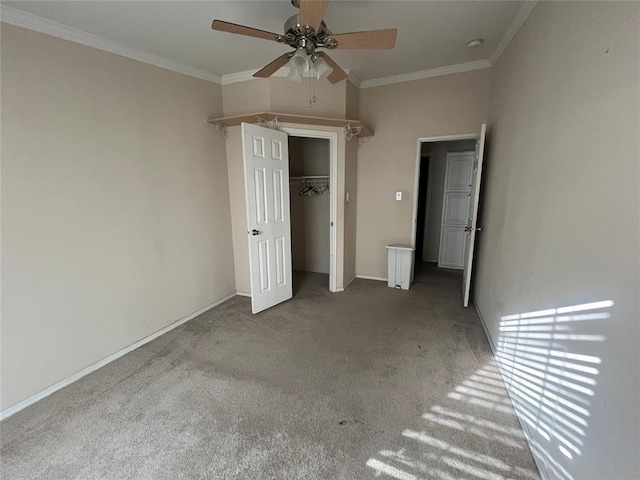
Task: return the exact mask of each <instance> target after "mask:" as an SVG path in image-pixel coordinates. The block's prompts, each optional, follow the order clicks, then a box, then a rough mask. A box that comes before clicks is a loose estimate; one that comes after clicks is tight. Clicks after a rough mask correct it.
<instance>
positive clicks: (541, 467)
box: [472, 298, 551, 480]
mask: <svg viewBox="0 0 640 480" xmlns="http://www.w3.org/2000/svg"><path fill="white" fill-rule="evenodd" d="M472 300H473V306H474V308H475V309H476V313H477V314H478V318H479V319H480V324H481V325H482V329H483V330H484V334H485V336H486V337H487V340H488V341H489V346H490V347H491V351H492V352H493V358H496V346H495V345H494V343H493V339H492V338H491V335H489V329H488V328H487V324H486V323H485V321H484V317H483V316H482V312H481V311H480V308H479V307H478V303H477V302H476V299H475V298H472ZM496 365H497V366H498V370H499V371H500V376H501V377H502V381H503V382H504V384H505V388H506V390H507V395H508V396H509V400H510V401H511V406H512V407H513V410H514V411H515V412H516V418H517V419H518V422H519V423H520V427H521V428H522V432H523V433H524V438H525V440H526V441H527V444H528V445H529V450H531V456H532V457H533V461H534V462H535V463H536V467H538V472H539V473H540V477H541V478H542V480H551V475H550V474H549V472H548V471H547V468H546V464H545V462H544V460H543V459H542V458H541V457H540V454H539V453H538V448H537V447H536V442H535V441H534V440H533V437H532V436H531V432H530V431H529V426H528V425H527V423H526V422H525V421H524V420H522V417H521V416H520V412H519V411H518V408H517V406H516V403H515V402H514V401H513V396H512V395H511V391H510V390H509V389H508V388H507V379H506V376H505V375H504V374H503V373H502V367H501V366H500V362H498V360H497V359H496Z"/></svg>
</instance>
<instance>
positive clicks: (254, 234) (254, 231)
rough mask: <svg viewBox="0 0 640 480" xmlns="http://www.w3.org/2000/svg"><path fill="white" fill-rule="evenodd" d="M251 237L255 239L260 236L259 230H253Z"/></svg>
mask: <svg viewBox="0 0 640 480" xmlns="http://www.w3.org/2000/svg"><path fill="white" fill-rule="evenodd" d="M251 235H253V236H254V237H255V236H256V235H260V231H259V230H256V229H255V228H254V229H253V230H251Z"/></svg>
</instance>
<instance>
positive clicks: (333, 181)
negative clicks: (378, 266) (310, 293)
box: [280, 127, 338, 292]
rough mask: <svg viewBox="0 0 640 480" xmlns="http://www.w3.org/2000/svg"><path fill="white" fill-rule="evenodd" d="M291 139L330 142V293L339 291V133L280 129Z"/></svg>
mask: <svg viewBox="0 0 640 480" xmlns="http://www.w3.org/2000/svg"><path fill="white" fill-rule="evenodd" d="M280 130H282V131H283V132H285V133H286V134H287V135H289V136H291V137H303V138H322V139H326V140H329V195H330V196H329V221H330V222H331V224H330V227H329V291H330V292H337V291H338V281H337V280H338V279H337V272H338V255H337V252H338V235H337V228H338V178H337V172H338V133H337V132H328V131H326V130H312V129H306V128H289V127H280Z"/></svg>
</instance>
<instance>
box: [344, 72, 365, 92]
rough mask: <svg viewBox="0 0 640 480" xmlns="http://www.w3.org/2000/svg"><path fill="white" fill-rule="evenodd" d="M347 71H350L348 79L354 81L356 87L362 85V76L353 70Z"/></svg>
mask: <svg viewBox="0 0 640 480" xmlns="http://www.w3.org/2000/svg"><path fill="white" fill-rule="evenodd" d="M345 72H347V73H348V75H347V80H349V81H350V82H351V83H353V84H354V85H355V86H356V87H358V88H360V86H361V85H362V80H360V77H358V76H357V75H356V74H355V73H354V71H353V70H345Z"/></svg>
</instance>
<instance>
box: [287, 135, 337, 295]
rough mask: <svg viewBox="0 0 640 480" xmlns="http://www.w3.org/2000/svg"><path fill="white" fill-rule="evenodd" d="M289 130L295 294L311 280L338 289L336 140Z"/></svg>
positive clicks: (323, 286)
mask: <svg viewBox="0 0 640 480" xmlns="http://www.w3.org/2000/svg"><path fill="white" fill-rule="evenodd" d="M288 133H289V140H288V143H289V188H290V195H289V198H290V208H291V250H292V252H291V253H292V270H293V295H294V296H295V295H296V293H297V292H298V291H299V290H300V289H301V287H303V286H305V285H308V284H309V283H312V284H314V285H322V288H326V289H327V290H329V291H335V288H332V287H333V285H334V284H335V278H334V277H335V273H334V271H335V270H334V268H333V267H334V265H333V264H334V255H333V248H332V243H333V242H332V240H333V236H334V232H333V230H335V228H334V226H333V225H334V223H333V220H332V219H333V215H332V213H333V212H334V202H333V193H334V191H333V184H334V182H332V170H333V169H332V161H331V160H332V148H331V147H332V145H331V143H332V142H331V139H330V138H317V137H311V136H303V135H304V134H303V133H297V134H292V133H291V132H288ZM332 280H333V282H332Z"/></svg>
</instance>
